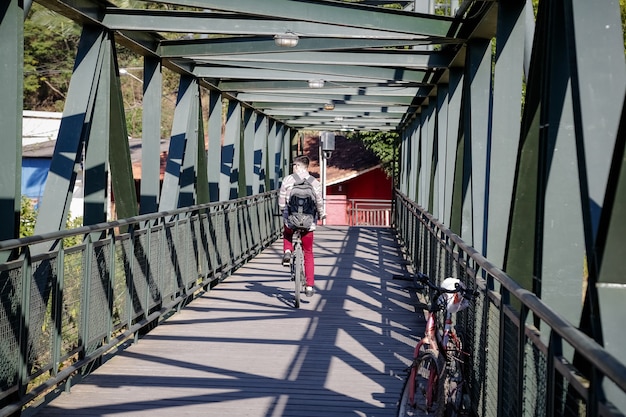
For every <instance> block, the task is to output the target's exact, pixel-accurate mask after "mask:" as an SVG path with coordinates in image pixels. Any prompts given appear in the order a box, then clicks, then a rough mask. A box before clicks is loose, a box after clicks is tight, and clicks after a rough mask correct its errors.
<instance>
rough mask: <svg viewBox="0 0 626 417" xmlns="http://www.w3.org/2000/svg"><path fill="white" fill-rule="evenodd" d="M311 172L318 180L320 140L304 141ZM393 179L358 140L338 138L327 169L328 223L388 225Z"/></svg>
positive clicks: (309, 139) (314, 137)
mask: <svg viewBox="0 0 626 417" xmlns="http://www.w3.org/2000/svg"><path fill="white" fill-rule="evenodd" d="M303 153H305V154H306V155H307V156H309V158H310V159H311V165H310V166H309V171H310V172H311V175H314V176H315V177H317V178H319V177H320V175H319V171H320V164H319V159H320V158H319V137H317V136H307V137H305V138H304V152H303ZM392 187H393V183H392V179H391V178H390V177H388V176H387V174H386V173H385V172H384V171H383V169H382V167H381V164H380V160H379V159H378V157H376V155H374V154H373V153H372V152H371V151H369V150H367V149H366V148H365V146H363V144H362V143H361V141H359V140H354V139H347V138H345V137H344V136H335V151H333V153H332V156H331V158H330V159H328V160H327V166H326V214H327V217H326V224H327V225H336V226H338V225H356V224H360V225H381V224H387V225H388V224H389V218H388V217H389V215H390V201H391V197H392V194H393V188H392Z"/></svg>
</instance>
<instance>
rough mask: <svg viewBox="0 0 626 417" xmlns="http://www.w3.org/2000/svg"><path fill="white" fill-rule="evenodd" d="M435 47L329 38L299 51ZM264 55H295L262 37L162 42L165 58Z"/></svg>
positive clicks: (301, 44) (309, 42) (305, 41)
mask: <svg viewBox="0 0 626 417" xmlns="http://www.w3.org/2000/svg"><path fill="white" fill-rule="evenodd" d="M425 43H428V44H431V43H434V42H432V41H429V42H426V41H423V40H420V41H406V40H394V39H326V38H308V39H300V41H299V42H298V47H297V48H298V49H297V50H298V51H299V52H306V51H341V50H356V49H365V48H371V49H374V48H406V47H411V46H418V45H424V44H425ZM264 53H276V54H284V55H285V58H283V59H288V58H287V57H289V56H290V55H291V54H292V53H293V52H292V51H291V50H285V48H282V47H279V46H276V43H275V42H274V40H273V39H263V38H258V37H234V38H218V39H196V40H178V41H163V42H161V43H160V47H159V54H160V55H161V56H162V57H163V58H193V59H198V60H202V59H210V58H212V57H215V56H219V55H226V56H231V55H234V54H236V55H238V56H240V58H239V59H242V58H243V57H247V56H249V55H250V56H252V57H253V58H254V57H255V56H257V57H260V56H262V55H263V54H264Z"/></svg>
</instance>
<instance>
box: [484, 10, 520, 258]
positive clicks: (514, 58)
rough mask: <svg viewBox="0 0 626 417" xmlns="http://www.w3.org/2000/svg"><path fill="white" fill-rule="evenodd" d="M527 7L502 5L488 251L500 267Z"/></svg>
mask: <svg viewBox="0 0 626 417" xmlns="http://www.w3.org/2000/svg"><path fill="white" fill-rule="evenodd" d="M526 7H528V6H527V2H526V0H517V1H511V2H505V3H502V4H500V5H499V7H498V31H497V35H496V59H495V65H494V75H493V83H494V87H493V113H492V117H491V126H492V128H491V141H490V143H489V155H490V156H489V158H490V159H489V172H490V174H489V184H488V198H489V200H488V204H487V210H488V216H487V218H488V225H487V230H486V234H487V242H486V251H485V254H486V256H488V258H489V260H490V261H491V262H493V263H494V264H495V265H497V266H498V267H500V268H502V267H503V266H504V262H503V261H504V253H505V249H506V236H507V230H508V226H509V224H508V222H509V213H510V208H511V195H512V194H513V182H514V178H515V161H516V160H517V151H518V149H519V137H520V123H519V119H520V114H521V111H522V108H521V107H522V82H523V78H524V73H523V71H524V55H523V54H520V53H519V52H520V50H523V48H524V45H525V43H526V30H525V15H526Z"/></svg>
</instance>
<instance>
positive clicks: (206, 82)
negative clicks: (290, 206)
mask: <svg viewBox="0 0 626 417" xmlns="http://www.w3.org/2000/svg"><path fill="white" fill-rule="evenodd" d="M37 3H39V4H40V5H42V6H44V7H46V8H48V9H50V10H53V11H55V12H57V13H59V14H61V15H63V16H65V17H67V18H69V19H72V20H74V21H75V22H77V23H79V24H80V25H81V26H82V36H81V40H80V45H79V48H78V51H77V55H76V64H75V67H74V72H73V76H72V79H71V84H70V88H69V91H68V96H67V101H66V104H65V110H64V113H63V119H62V123H61V129H60V132H59V137H58V140H57V147H56V150H55V154H54V157H53V160H52V165H51V170H50V173H49V177H48V182H47V185H46V190H45V194H44V198H43V202H42V205H41V209H40V214H39V218H38V222H37V228H36V233H37V234H43V233H49V232H54V231H58V230H60V229H62V228H63V227H64V221H65V219H66V217H67V212H68V209H69V203H70V201H71V198H72V190H73V185H74V182H75V180H76V175H77V166H78V165H79V164H84V168H85V172H86V176H85V216H84V222H85V224H86V225H89V224H96V223H100V222H103V221H106V219H107V215H108V213H107V208H106V207H107V202H108V201H107V199H108V196H107V191H106V184H107V182H108V181H109V178H110V180H111V183H112V186H113V189H114V190H115V200H116V209H117V217H118V218H120V219H122V218H129V217H132V216H135V215H138V214H145V213H154V212H157V211H164V210H171V209H176V208H180V207H185V206H191V205H194V204H204V203H208V202H216V201H226V200H230V199H234V198H239V197H245V196H250V195H255V194H259V193H262V192H265V191H269V190H274V189H276V187H277V186H278V185H279V183H280V180H281V177H282V176H283V174H284V172H285V171H286V169H287V168H288V164H289V161H290V158H291V157H292V155H293V153H294V152H295V151H296V150H297V149H298V146H297V142H298V132H300V131H302V130H332V131H338V130H342V129H345V130H359V131H377V132H388V131H389V132H397V133H398V134H399V135H400V137H401V145H400V152H399V161H400V163H399V165H400V169H399V171H400V174H399V177H398V187H399V190H400V192H401V193H402V194H403V195H406V196H407V197H408V198H409V199H410V200H411V201H413V202H415V203H416V204H418V205H419V206H421V207H423V208H425V209H426V210H427V211H428V212H430V213H432V214H433V215H434V216H435V217H436V218H437V219H439V220H440V221H441V222H442V223H443V224H445V225H446V226H447V227H449V228H450V230H452V231H453V232H454V233H456V234H458V235H459V236H460V237H461V238H462V239H463V240H464V241H465V242H466V243H468V244H469V245H471V246H472V247H473V248H474V249H475V250H476V251H477V252H478V253H480V254H481V255H482V256H485V257H487V258H488V259H489V260H490V261H491V262H492V263H493V264H494V265H496V266H498V267H501V268H503V270H504V271H506V273H507V274H508V275H509V276H511V277H512V278H513V279H515V280H516V281H517V282H518V283H519V284H520V285H522V286H523V287H524V288H526V289H527V290H529V291H532V292H533V293H534V294H536V295H537V296H539V297H540V298H541V299H542V301H544V302H545V303H547V304H548V305H550V306H553V307H554V308H555V309H556V310H557V311H558V312H559V313H560V314H562V315H563V317H565V318H566V319H567V320H568V321H570V322H571V323H574V324H575V325H577V326H578V327H579V328H580V329H581V330H582V331H583V332H585V333H586V334H588V335H590V336H591V337H592V338H593V339H594V340H596V341H597V342H598V343H600V344H602V345H604V346H606V347H607V349H609V350H611V352H612V353H614V354H615V355H616V356H617V357H618V358H620V359H621V360H622V361H623V362H624V363H626V354H625V353H624V352H625V351H624V350H623V349H621V345H622V344H623V343H624V342H625V340H624V337H623V335H622V334H623V332H622V331H621V326H620V324H621V323H620V318H622V317H623V316H624V314H623V313H624V308H623V299H624V296H625V290H626V266H624V263H623V262H622V257H623V256H624V249H623V248H624V240H625V237H624V236H626V222H624V221H623V219H624V217H625V216H626V173H625V170H624V169H623V168H624V161H625V153H624V152H625V143H626V122H625V120H626V110H625V106H624V99H625V92H626V63H625V59H624V37H623V32H622V22H621V20H620V6H619V2H618V1H617V0H607V1H600V2H590V1H587V0H539V1H538V9H537V10H536V11H534V10H533V8H532V2H531V1H530V0H529V1H526V0H510V1H498V0H466V1H463V2H462V3H461V4H460V6H459V7H458V10H455V11H454V13H453V15H452V16H439V15H436V14H431V13H429V12H430V10H428V8H426V9H425V10H421V11H416V7H418V5H420V4H422V3H423V2H419V1H415V2H406V1H405V2H395V3H398V4H400V5H401V6H402V7H403V8H402V9H391V8H385V7H380V6H384V5H385V3H392V2H384V1H380V2H376V1H363V2H358V1H354V2H348V1H326V0H319V1H310V0H272V1H259V0H237V1H232V0H153V1H142V0H138V1H137V2H135V3H134V4H136V5H137V7H138V8H136V9H131V8H126V7H120V6H119V5H117V4H118V3H119V4H121V3H122V2H109V1H106V0H37ZM29 4H30V1H28V0H27V1H25V0H6V1H4V2H3V5H2V6H0V40H1V41H2V42H0V56H2V57H3V70H2V71H0V96H1V97H3V98H4V101H3V105H2V111H1V112H0V126H1V127H2V132H3V145H2V146H3V148H2V149H3V152H2V153H1V154H0V178H1V181H0V215H2V217H3V219H5V220H4V225H3V227H2V229H0V239H3V240H4V239H12V238H16V237H17V236H18V231H19V212H20V180H21V176H20V172H21V171H20V169H21V133H22V132H21V130H22V128H21V123H22V108H23V100H22V89H23V76H24V74H23V51H24V33H23V31H24V29H23V20H24V18H25V15H26V13H27V11H28V10H27V9H28V7H29ZM124 4H126V3H124ZM147 5H150V6H151V8H147V7H144V6H147ZM159 5H161V6H163V7H156V6H159ZM535 12H536V13H535ZM172 33H177V34H181V36H180V38H179V39H175V40H172V39H170V37H166V36H164V35H165V34H172ZM285 33H289V34H295V35H297V37H298V43H297V45H296V46H293V47H288V48H286V47H281V46H278V45H277V44H276V43H275V39H274V38H275V37H276V36H278V35H281V34H285ZM182 35H184V36H182ZM118 45H123V46H124V47H127V48H129V49H130V50H132V51H134V52H135V53H137V54H139V55H141V56H142V57H143V82H144V87H143V88H144V97H143V138H142V142H143V143H142V148H143V161H142V178H141V190H140V196H139V198H137V196H136V191H135V187H134V183H133V178H132V169H131V162H130V155H129V150H128V142H127V137H128V134H127V132H126V124H125V114H124V108H123V104H122V99H121V88H120V79H119V65H118V62H117V58H116V48H117V47H118ZM163 68H168V69H170V70H172V71H174V72H176V73H177V74H179V76H180V80H179V88H178V98H177V102H176V109H175V114H174V122H173V125H172V127H171V134H170V138H169V141H170V145H169V152H168V160H167V166H166V173H165V177H164V179H163V181H162V184H161V183H160V182H159V169H160V160H159V142H160V139H161V138H160V121H161V112H162V109H161V105H160V101H161V94H162V92H163V91H162V90H163V85H162V81H163V80H162V70H163ZM310 81H318V82H320V83H319V84H323V86H322V87H321V88H312V87H310V86H309V82H310ZM322 81H323V82H322ZM312 85H313V84H311V86H312ZM203 92H204V93H206V95H207V96H208V97H209V99H208V103H205V104H206V107H207V108H208V113H205V112H203V110H202V109H203V103H202V102H201V98H200V97H201V96H202V94H201V93H203ZM224 99H226V100H227V102H228V105H227V108H226V109H225V111H224V110H223V108H222V103H223V100H224ZM326 105H332V107H333V110H327V109H325V107H327V108H330V107H331V106H326ZM222 127H223V132H222ZM109 171H110V172H109ZM47 249H49V248H40V250H41V251H45V250H47ZM6 256H8V255H5V257H6ZM489 285H490V286H491V287H493V288H492V289H494V290H497V287H498V283H497V282H489ZM617 329H619V330H620V331H616V330H617ZM589 370H590V371H589V372H593V366H589ZM602 395H608V396H614V397H615V398H612V400H614V403H616V404H622V405H624V409H626V399H625V398H624V395H623V393H622V392H621V391H620V390H617V389H615V388H614V387H612V386H611V385H610V384H605V385H604V391H603V392H602Z"/></svg>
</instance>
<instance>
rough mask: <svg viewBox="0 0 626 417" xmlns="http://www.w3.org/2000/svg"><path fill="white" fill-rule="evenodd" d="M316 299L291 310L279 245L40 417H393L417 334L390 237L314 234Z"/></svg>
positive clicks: (336, 231) (337, 230)
mask: <svg viewBox="0 0 626 417" xmlns="http://www.w3.org/2000/svg"><path fill="white" fill-rule="evenodd" d="M315 251H316V289H317V293H316V294H315V295H314V296H313V297H311V298H307V297H304V296H303V297H302V304H301V308H300V309H298V310H297V309H294V308H293V284H292V283H291V282H290V281H289V277H288V270H287V268H284V267H282V266H281V265H280V260H281V253H282V242H277V243H275V244H274V245H273V246H272V247H270V248H268V249H266V250H265V251H264V252H262V253H261V254H260V255H259V256H257V257H256V258H255V259H254V260H252V261H251V262H249V263H248V264H246V265H245V266H244V267H242V268H241V269H239V270H238V271H237V272H236V273H235V274H234V275H233V276H231V277H229V278H228V279H227V280H226V281H224V282H223V283H221V284H220V285H218V286H217V287H215V288H214V289H212V290H211V291H210V292H207V293H205V294H202V295H201V296H199V297H198V298H197V299H196V300H194V301H193V302H192V303H190V304H189V305H188V306H187V307H186V308H185V309H183V310H182V311H181V312H179V313H177V314H175V315H173V316H172V317H170V318H169V319H168V320H167V321H165V322H163V323H161V324H160V325H159V326H158V327H157V328H155V329H154V330H152V331H151V332H150V333H149V334H148V335H146V336H145V337H143V338H142V339H141V340H140V341H139V343H137V344H133V345H130V346H128V347H127V348H125V349H123V350H121V352H120V353H119V354H117V355H115V356H114V357H113V358H111V359H110V360H109V361H108V362H106V363H105V364H104V365H103V366H101V367H100V368H99V369H97V370H96V371H95V372H94V373H92V374H91V375H89V376H88V377H86V378H85V379H84V380H83V381H82V382H81V383H80V384H78V385H76V386H74V387H72V390H71V393H70V394H65V393H64V394H61V395H59V396H58V397H57V398H55V399H54V400H52V401H51V402H50V404H49V405H47V406H46V407H45V408H41V409H40V410H39V412H38V413H37V415H38V416H64V417H70V416H94V415H100V416H104V415H106V416H122V415H124V416H150V417H158V416H173V415H175V416H235V415H237V416H251V417H256V416H258V417H277V416H307V417H311V416H318V415H324V416H329V417H332V416H342V417H343V416H383V415H384V416H394V415H395V411H396V403H397V401H398V398H399V396H400V391H401V389H402V385H403V380H404V377H405V375H406V368H407V366H408V364H409V363H410V361H411V356H412V352H413V347H414V346H415V343H416V340H417V336H419V335H421V334H423V330H424V321H423V314H422V313H421V310H420V312H419V313H417V312H416V309H415V305H416V299H415V295H414V293H413V291H412V289H411V283H410V282H407V281H402V280H394V279H393V277H394V276H395V275H404V274H406V273H407V271H405V269H404V263H403V261H402V257H401V255H400V251H399V248H398V246H397V243H396V241H395V239H394V237H393V232H392V230H391V229H384V228H348V227H325V228H320V229H319V230H318V231H317V232H316V234H315Z"/></svg>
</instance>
